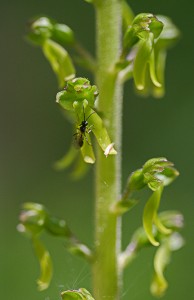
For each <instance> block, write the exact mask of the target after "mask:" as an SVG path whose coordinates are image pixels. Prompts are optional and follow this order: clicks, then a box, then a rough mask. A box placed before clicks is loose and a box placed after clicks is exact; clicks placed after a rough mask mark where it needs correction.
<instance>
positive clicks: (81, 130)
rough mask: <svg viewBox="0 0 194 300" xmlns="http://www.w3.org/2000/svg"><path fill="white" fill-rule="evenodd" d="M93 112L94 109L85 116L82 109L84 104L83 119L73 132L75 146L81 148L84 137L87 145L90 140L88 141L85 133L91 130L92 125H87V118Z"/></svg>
mask: <svg viewBox="0 0 194 300" xmlns="http://www.w3.org/2000/svg"><path fill="white" fill-rule="evenodd" d="M94 113H95V111H93V112H92V113H91V114H90V115H89V116H88V117H87V118H86V115H85V110H84V106H83V116H84V119H83V121H82V122H81V123H80V124H79V126H78V127H77V132H76V133H74V137H75V143H74V144H75V146H76V148H81V147H82V146H83V144H84V139H85V140H86V141H87V143H88V144H89V145H91V144H90V142H89V141H88V138H87V134H89V133H90V132H91V131H92V129H91V128H92V127H93V125H90V126H89V127H88V119H89V118H90V117H91V115H93V114H94Z"/></svg>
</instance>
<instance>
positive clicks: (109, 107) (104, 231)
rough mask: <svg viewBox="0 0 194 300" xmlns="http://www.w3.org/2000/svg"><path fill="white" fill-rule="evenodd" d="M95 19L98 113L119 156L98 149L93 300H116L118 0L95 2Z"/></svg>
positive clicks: (118, 237) (118, 232)
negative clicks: (112, 209)
mask: <svg viewBox="0 0 194 300" xmlns="http://www.w3.org/2000/svg"><path fill="white" fill-rule="evenodd" d="M96 17H97V59H98V69H97V74H96V83H97V86H98V89H99V101H98V110H99V111H100V112H102V114H103V115H104V122H105V125H106V128H107V130H108V132H109V134H110V136H111V139H112V141H113V142H114V143H115V148H116V150H117V152H118V154H117V155H115V156H114V155H112V156H109V157H108V158H106V157H105V156H104V154H103V153H102V151H101V150H100V149H98V150H97V164H96V207H95V212H96V219H95V222H96V223H95V247H96V261H95V263H94V268H93V278H94V281H93V283H94V298H95V299H96V300H102V299H103V300H106V299H107V300H118V299H119V296H120V295H119V294H120V292H119V289H120V279H121V274H119V270H118V264H117V261H118V260H117V258H118V254H119V252H120V241H121V220H120V219H119V218H117V217H116V216H115V215H113V214H112V213H111V212H110V206H111V204H112V203H114V201H117V200H118V199H119V196H120V189H121V136H122V132H121V131H122V130H121V111H122V93H123V89H122V86H121V84H120V83H119V82H118V81H117V79H116V76H115V72H114V64H115V63H116V62H117V61H118V57H119V53H120V43H121V1H120V0H99V1H98V0H96Z"/></svg>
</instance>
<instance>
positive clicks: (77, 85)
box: [56, 77, 116, 164]
mask: <svg viewBox="0 0 194 300" xmlns="http://www.w3.org/2000/svg"><path fill="white" fill-rule="evenodd" d="M97 96H98V90H97V87H96V86H95V85H91V84H90V81H89V80H88V79H86V78H80V77H79V78H74V79H72V80H68V81H67V83H66V86H65V89H64V90H63V91H61V92H59V93H58V94H57V98H56V101H57V103H59V104H60V105H61V106H62V108H64V109H65V110H67V111H68V112H73V113H74V116H75V118H74V119H75V120H77V124H76V125H75V128H76V130H75V133H74V144H75V146H76V148H78V149H80V151H81V153H82V156H83V159H84V161H85V162H86V163H90V164H93V163H94V162H95V155H94V152H93V147H92V140H91V138H90V136H91V133H93V134H94V136H95V138H96V140H97V142H98V144H99V146H100V147H101V148H102V150H103V151H104V154H105V156H106V157H107V156H108V155H110V154H116V151H115V149H114V143H112V142H111V140H110V137H109V135H108V132H107V130H106V128H105V126H104V123H103V120H102V119H101V117H100V116H99V115H98V113H97V111H96V110H95V109H94V106H95V101H96V99H97Z"/></svg>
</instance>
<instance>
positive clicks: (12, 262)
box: [0, 0, 194, 300]
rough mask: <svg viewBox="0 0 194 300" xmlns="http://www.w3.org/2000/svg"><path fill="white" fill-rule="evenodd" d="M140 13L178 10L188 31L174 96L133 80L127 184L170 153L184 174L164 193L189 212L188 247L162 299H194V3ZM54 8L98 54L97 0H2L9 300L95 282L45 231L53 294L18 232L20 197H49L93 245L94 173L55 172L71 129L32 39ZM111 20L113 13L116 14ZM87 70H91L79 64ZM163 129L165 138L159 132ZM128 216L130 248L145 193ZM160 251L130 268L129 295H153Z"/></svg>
mask: <svg viewBox="0 0 194 300" xmlns="http://www.w3.org/2000/svg"><path fill="white" fill-rule="evenodd" d="M130 3H131V6H132V8H133V10H134V11H135V13H139V12H153V13H155V14H158V13H159V14H165V15H168V16H170V17H171V18H172V19H173V21H174V22H175V24H176V25H177V26H178V27H179V28H180V30H181V32H182V38H181V40H180V42H179V43H178V44H177V46H176V47H175V48H173V49H172V50H170V51H169V53H168V59H167V70H166V90H167V91H166V95H165V97H164V98H163V99H162V100H156V99H152V98H147V99H144V98H140V97H138V96H136V95H135V94H134V91H133V84H132V83H131V82H130V83H127V84H126V88H125V101H124V116H123V124H124V134H123V142H124V146H123V148H124V155H123V167H124V168H123V181H124V180H125V179H126V178H127V175H128V173H129V172H131V171H132V170H134V169H136V168H139V167H141V166H142V164H143V163H144V162H145V161H146V160H147V159H149V158H151V157H157V156H166V157H167V158H168V159H169V160H171V161H173V162H175V164H176V167H177V169H178V170H179V171H180V174H181V176H180V177H179V178H178V179H177V180H176V181H175V183H173V184H172V185H171V186H170V187H168V188H167V189H166V191H165V193H164V198H163V202H162V205H161V210H162V209H177V210H180V211H181V212H182V213H183V214H184V216H185V228H184V230H183V235H184V237H185V240H186V245H185V247H184V248H183V249H182V250H181V251H178V252H176V253H174V256H173V259H172V262H171V265H170V266H169V268H168V270H167V273H166V276H167V278H168V280H169V289H168V291H167V294H166V295H165V296H164V298H163V299H165V300H170V299H171V300H172V299H176V300H182V299H194V291H193V284H194V281H193V280H194V277H193V274H194V260H193V253H194V238H193V225H194V224H193V223H194V217H193V215H194V199H193V186H194V175H193V169H194V139H193V132H194V60H193V54H194V41H193V33H192V31H191V30H192V29H193V28H194V24H193V23H192V22H193V9H194V2H193V1H192V0H188V1H187V2H186V1H183V0H179V1H175V0H169V1H155V0H148V1H145V0H139V1H135V0H131V1H130ZM38 14H46V15H48V16H51V17H53V18H54V19H56V20H58V21H59V22H64V23H66V24H67V25H69V26H70V27H71V28H72V29H74V31H75V32H76V33H77V36H78V37H79V40H80V41H81V42H82V43H83V44H84V45H85V46H86V48H88V49H89V50H90V51H91V52H94V40H95V25H94V19H95V16H94V12H93V9H92V6H90V5H89V4H87V3H85V2H84V1H83V0H58V1H51V0H47V1H38V0H33V1H24V0H17V1H14V0H9V1H1V4H0V36H1V44H0V67H1V68H0V77H1V78H0V94H1V110H0V114H1V117H0V139H1V149H0V236H1V246H0V293H1V299H7V300H26V299H30V300H31V299H36V300H39V299H41V300H57V299H60V291H62V290H63V289H74V288H79V287H86V288H88V289H90V288H91V276H90V272H89V268H88V266H87V265H86V264H85V263H84V262H83V261H82V260H81V259H78V258H74V257H72V256H70V254H68V253H67V252H66V251H65V247H64V242H63V241H62V240H57V239H55V238H48V237H45V242H46V243H47V245H48V248H49V250H50V252H51V254H52V255H53V260H54V268H55V276H54V279H53V281H52V285H51V287H50V288H49V289H48V290H47V291H45V292H41V293H40V292H38V291H37V290H36V283H35V280H36V278H37V276H38V272H39V269H38V264H37V261H36V259H35V258H34V256H33V251H32V249H31V245H30V243H29V241H28V240H26V239H25V238H24V237H23V236H21V235H20V234H19V233H18V232H17V231H16V225H17V222H18V220H17V218H18V214H19V210H20V207H21V204H22V203H23V202H25V201H34V202H40V203H43V204H46V206H47V207H48V209H49V210H50V211H51V212H53V214H55V215H56V216H59V217H61V218H65V219H66V220H67V222H68V223H69V225H70V227H71V228H72V229H73V230H74V231H75V232H76V233H77V235H78V236H79V237H80V239H82V240H83V241H85V242H87V243H88V244H92V228H93V216H94V214H93V206H94V205H93V178H92V175H93V174H92V172H93V170H91V171H90V173H89V174H88V175H87V177H86V178H85V179H83V180H81V181H79V182H72V181H71V179H70V176H69V174H70V171H69V170H66V171H64V172H59V173H58V172H55V171H54V170H53V168H52V164H53V162H54V161H55V160H56V159H58V158H60V157H61V156H62V155H63V154H64V153H65V152H66V151H67V149H68V147H69V145H70V143H71V138H72V129H71V126H70V125H69V123H68V122H67V121H66V120H64V118H63V115H62V113H61V111H60V109H59V107H58V105H56V103H55V95H56V92H57V81H56V78H55V76H54V74H53V73H52V71H51V69H50V66H49V64H48V63H47V61H46V60H45V59H44V58H43V55H42V53H41V51H40V49H38V48H33V47H31V46H30V45H29V44H28V43H26V41H25V39H24V35H25V27H26V24H27V21H28V20H29V19H30V18H31V17H32V16H36V15H38ZM107 17H108V16H107ZM78 75H80V76H81V75H85V76H87V74H84V73H83V72H82V73H81V72H80V71H78ZM158 136H159V137H158ZM143 198H144V199H143V200H142V202H141V203H140V205H139V206H138V207H137V208H135V209H134V210H133V212H132V213H131V214H126V216H125V217H124V221H123V227H124V233H123V245H124V246H126V243H127V241H128V240H129V238H130V236H131V233H132V232H133V230H134V229H135V228H136V227H137V226H139V225H140V224H141V214H142V209H143V205H144V203H145V200H146V199H145V196H143ZM153 254H154V251H153V249H146V250H145V251H144V252H142V253H141V254H140V255H139V257H138V259H137V260H136V261H135V262H134V263H133V264H132V265H131V268H129V269H127V270H126V272H125V278H124V291H123V298H122V299H125V300H127V299H129V298H130V299H131V300H140V299H141V300H142V299H144V300H150V299H153V297H152V296H151V295H150V293H149V283H150V280H151V276H152V259H153Z"/></svg>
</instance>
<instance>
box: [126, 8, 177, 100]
mask: <svg viewBox="0 0 194 300" xmlns="http://www.w3.org/2000/svg"><path fill="white" fill-rule="evenodd" d="M178 37H179V31H178V29H177V28H176V27H175V25H174V24H173V23H172V22H171V20H170V19H169V18H167V17H165V16H154V15H152V14H149V13H147V14H145V13H143V14H139V15H137V16H136V17H135V18H134V20H133V22H132V24H131V26H129V27H128V29H127V31H126V33H125V35H124V39H123V52H122V55H121V62H122V64H123V65H124V61H125V62H127V61H128V65H130V66H131V67H130V70H131V69H132V72H130V74H131V73H132V74H133V77H134V82H135V87H136V89H137V90H138V91H139V93H140V94H142V95H148V94H149V93H151V94H153V95H154V96H155V97H161V96H163V94H164V69H165V60H166V50H167V49H168V48H169V47H170V46H171V45H173V44H174V42H175V41H176V40H177V39H178ZM130 74H129V76H131V75H130Z"/></svg>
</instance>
